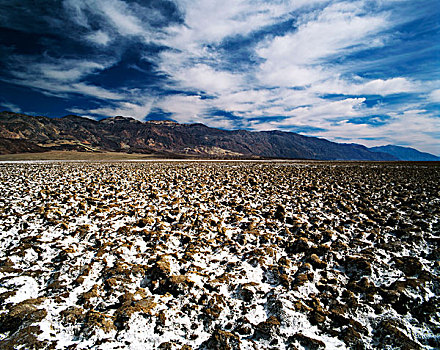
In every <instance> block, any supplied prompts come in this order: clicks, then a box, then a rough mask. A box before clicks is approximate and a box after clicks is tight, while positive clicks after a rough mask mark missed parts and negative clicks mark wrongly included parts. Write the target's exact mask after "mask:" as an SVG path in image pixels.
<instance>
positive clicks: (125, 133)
mask: <svg viewBox="0 0 440 350" xmlns="http://www.w3.org/2000/svg"><path fill="white" fill-rule="evenodd" d="M396 147H397V146H384V147H374V148H371V149H369V148H367V147H365V146H362V145H358V144H343V143H335V142H331V141H328V140H325V139H321V138H316V137H308V136H303V135H299V134H296V133H293V132H283V131H260V132H251V131H246V130H232V131H228V130H221V129H215V128H210V127H207V126H205V125H203V124H179V123H176V122H174V121H170V120H162V121H153V120H152V121H146V122H141V121H138V120H136V119H133V118H129V117H121V116H117V117H111V118H106V119H102V120H100V121H96V120H92V119H88V118H84V117H79V116H74V115H69V116H65V117H62V118H48V117H43V116H29V115H25V114H17V113H12V112H0V154H11V153H26V152H46V151H52V150H66V151H67V150H71V151H82V152H125V153H144V154H152V155H158V156H161V157H194V156H196V157H204V158H228V159H241V158H251V159H259V158H260V159H265V158H285V159H316V160H375V161H376V160H440V159H439V158H438V157H435V156H433V155H429V154H428V153H422V152H418V151H417V150H414V149H407V148H403V147H397V148H396ZM401 148H402V149H404V150H401ZM427 155H429V156H431V158H432V157H434V158H433V159H425V158H426V157H427ZM413 156H415V157H417V159H407V158H408V157H413ZM423 156H424V157H425V158H423ZM421 157H422V158H423V159H422V158H421ZM404 158H405V159H404ZM428 158H429V157H428ZM435 158H437V159H435Z"/></svg>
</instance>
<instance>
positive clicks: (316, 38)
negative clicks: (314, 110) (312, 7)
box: [257, 2, 386, 87]
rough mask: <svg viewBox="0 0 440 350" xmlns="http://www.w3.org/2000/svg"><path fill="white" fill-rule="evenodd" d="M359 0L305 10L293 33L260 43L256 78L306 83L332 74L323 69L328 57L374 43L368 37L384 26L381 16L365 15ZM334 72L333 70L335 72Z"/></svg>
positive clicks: (268, 82) (265, 81) (267, 81)
mask: <svg viewBox="0 0 440 350" xmlns="http://www.w3.org/2000/svg"><path fill="white" fill-rule="evenodd" d="M361 5H362V3H361V2H355V3H345V2H344V3H336V4H334V5H330V6H328V7H326V8H325V9H324V10H322V11H321V12H313V13H312V14H310V13H307V14H306V15H304V16H303V17H302V18H301V19H300V20H299V23H300V24H299V26H298V28H297V30H296V31H295V32H292V33H288V34H285V35H283V36H277V37H275V38H273V39H270V40H268V41H266V42H265V43H263V44H261V45H260V47H259V48H258V49H257V54H258V55H259V56H260V57H261V58H263V59H264V60H265V61H264V63H263V64H261V66H260V72H259V73H258V78H259V80H260V82H261V84H263V85H270V86H286V87H289V86H307V85H310V84H314V83H316V82H318V81H321V80H326V79H329V77H332V76H334V75H335V68H333V67H331V68H325V66H324V62H325V60H326V59H328V58H329V57H330V56H332V55H335V54H338V55H341V54H345V53H347V52H351V51H353V50H356V49H359V47H365V46H366V45H367V43H369V45H376V44H374V43H371V42H369V41H368V37H369V36H370V35H372V34H374V33H377V32H378V31H380V30H382V29H384V28H385V26H386V16H385V15H375V16H370V15H366V14H365V13H364V12H363V11H362V6H361ZM336 73H337V71H336Z"/></svg>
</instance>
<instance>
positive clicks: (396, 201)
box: [0, 161, 440, 350]
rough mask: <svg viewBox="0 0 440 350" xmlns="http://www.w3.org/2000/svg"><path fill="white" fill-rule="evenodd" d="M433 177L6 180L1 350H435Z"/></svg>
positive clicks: (26, 173)
mask: <svg viewBox="0 0 440 350" xmlns="http://www.w3.org/2000/svg"><path fill="white" fill-rule="evenodd" d="M439 179H440V166H439V165H438V163H398V162H395V163H367V162H358V163H356V162H347V163H342V162H333V163H331V162H195V161H193V162H185V161H173V162H158V161H151V162H128V161H127V162H110V161H108V162H21V163H3V164H0V247H1V249H0V348H1V349H19V348H23V349H182V350H188V349H274V350H275V349H281V350H282V349H291V350H293V349H438V348H440V336H439V333H440V312H439V310H440V307H439V301H440V274H439V270H440V263H439V260H440V248H439V240H440V184H439Z"/></svg>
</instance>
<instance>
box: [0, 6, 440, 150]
mask: <svg viewBox="0 0 440 350" xmlns="http://www.w3.org/2000/svg"><path fill="white" fill-rule="evenodd" d="M439 16H440V5H439V3H438V1H437V0H420V1H403V0H402V1H399V0H395V1H379V0H377V1H373V0H359V1H338V0H335V1H324V0H307V1H306V0H296V1H258V0H224V1H212V0H199V1H197V0H193V1H186V0H181V1H160V0H151V1H150V0H145V1H140V0H139V1H131V0H130V1H129V0H126V1H123V0H105V1H104V0H96V1H85V0H64V1H57V2H53V1H43V0H42V1H38V2H35V1H30V0H29V1H26V0H20V1H18V0H0V23H1V27H0V57H1V60H0V106H1V107H0V109H1V110H8V111H12V112H22V113H25V114H30V115H45V116H49V117H60V116H63V115H67V114H76V115H81V116H88V117H91V118H93V119H98V120H99V119H102V118H106V117H114V116H117V115H123V116H127V117H133V118H135V119H138V120H152V119H154V120H163V119H171V120H175V121H177V122H180V123H203V124H205V125H208V126H212V127H218V128H221V129H245V130H251V131H252V130H253V131H263V130H282V131H294V132H299V133H301V134H303V135H308V136H318V137H324V138H326V139H329V140H332V141H337V142H345V143H352V142H355V143H360V144H363V145H365V146H369V147H371V146H382V145H388V144H393V145H399V146H409V147H414V148H416V149H418V150H420V151H424V152H430V153H433V154H436V155H439V154H440V146H439V145H440V117H439V110H440V105H439V102H440V83H439V81H440V78H439V77H440V74H439V73H440V72H439V67H440V65H439V64H438V63H439V52H440V51H439V45H440V40H439V37H440V24H439V21H438V18H439Z"/></svg>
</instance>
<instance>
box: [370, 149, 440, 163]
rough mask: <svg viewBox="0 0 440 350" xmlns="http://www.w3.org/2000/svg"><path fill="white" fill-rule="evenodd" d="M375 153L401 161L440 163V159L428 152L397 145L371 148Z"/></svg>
mask: <svg viewBox="0 0 440 350" xmlns="http://www.w3.org/2000/svg"><path fill="white" fill-rule="evenodd" d="M369 149H370V150H371V151H373V152H382V153H388V154H391V155H393V156H394V157H396V158H399V159H400V160H405V161H425V162H426V161H429V162H431V161H437V162H438V161H440V157H437V156H436V155H434V154H431V153H427V152H420V151H419V150H416V149H415V148H411V147H402V146H395V145H386V146H377V147H370V148H369Z"/></svg>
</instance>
